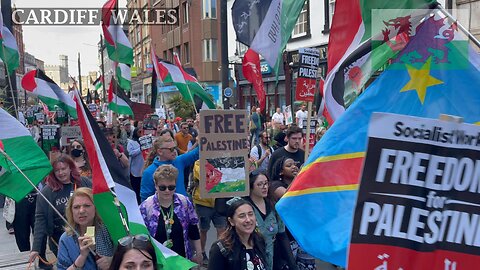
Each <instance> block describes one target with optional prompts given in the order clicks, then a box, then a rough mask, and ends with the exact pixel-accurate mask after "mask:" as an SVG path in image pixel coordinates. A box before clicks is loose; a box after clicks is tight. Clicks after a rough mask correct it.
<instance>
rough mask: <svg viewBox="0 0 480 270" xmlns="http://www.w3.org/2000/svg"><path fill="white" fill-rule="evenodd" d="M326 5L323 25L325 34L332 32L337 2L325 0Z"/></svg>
mask: <svg viewBox="0 0 480 270" xmlns="http://www.w3.org/2000/svg"><path fill="white" fill-rule="evenodd" d="M324 5H325V14H324V16H325V24H324V25H323V33H324V34H326V33H328V32H330V27H331V26H332V21H333V14H334V13H335V0H324Z"/></svg>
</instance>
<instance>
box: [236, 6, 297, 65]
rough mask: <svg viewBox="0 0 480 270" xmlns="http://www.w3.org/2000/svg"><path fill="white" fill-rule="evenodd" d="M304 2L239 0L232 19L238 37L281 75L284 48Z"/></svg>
mask: <svg viewBox="0 0 480 270" xmlns="http://www.w3.org/2000/svg"><path fill="white" fill-rule="evenodd" d="M304 4H305V0H262V1H245V0H236V1H235V3H233V6H232V21H233V27H234V28H235V33H236V34H237V40H238V41H239V42H241V43H243V44H245V45H247V46H249V47H250V48H251V49H252V50H254V51H256V52H257V53H259V54H260V55H262V56H263V58H265V60H266V61H267V62H268V64H269V65H270V66H271V67H274V70H275V72H276V74H278V69H279V67H280V63H282V53H283V50H284V49H285V46H287V42H288V40H289V39H290V36H291V35H292V31H293V28H294V27H295V23H296V22H297V19H298V16H299V15H300V12H301V11H302V8H303V5H304ZM245 14H248V16H246V15H245Z"/></svg>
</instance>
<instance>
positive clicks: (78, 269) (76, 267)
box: [73, 260, 83, 270]
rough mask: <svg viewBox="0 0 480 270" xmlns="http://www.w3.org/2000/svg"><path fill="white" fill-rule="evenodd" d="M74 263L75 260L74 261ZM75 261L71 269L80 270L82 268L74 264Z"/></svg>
mask: <svg viewBox="0 0 480 270" xmlns="http://www.w3.org/2000/svg"><path fill="white" fill-rule="evenodd" d="M75 261H76V260H75ZM75 261H73V267H74V268H75V269H77V270H82V269H83V267H78V266H77V265H76V264H75Z"/></svg>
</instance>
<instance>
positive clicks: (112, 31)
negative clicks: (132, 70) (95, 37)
mask: <svg viewBox="0 0 480 270" xmlns="http://www.w3.org/2000/svg"><path fill="white" fill-rule="evenodd" d="M114 9H117V0H108V1H107V2H106V3H105V4H104V5H103V8H102V28H103V35H104V36H105V45H106V46H107V52H108V57H109V58H110V59H111V60H112V61H115V62H119V63H124V64H130V65H133V48H132V44H130V41H129V40H128V38H127V36H126V35H125V33H124V32H123V29H122V24H121V23H120V24H117V23H119V22H118V19H119V18H118V17H114V16H115V14H113V12H112V11H113V10H114ZM116 15H117V16H118V12H117V14H116Z"/></svg>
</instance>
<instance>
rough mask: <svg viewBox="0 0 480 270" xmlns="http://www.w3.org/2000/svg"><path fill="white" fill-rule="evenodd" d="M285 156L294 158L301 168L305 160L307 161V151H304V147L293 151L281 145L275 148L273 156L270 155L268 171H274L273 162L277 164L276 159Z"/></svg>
mask: <svg viewBox="0 0 480 270" xmlns="http://www.w3.org/2000/svg"><path fill="white" fill-rule="evenodd" d="M283 156H284V157H287V158H291V159H293V160H294V161H295V165H297V167H298V168H299V169H300V167H301V166H302V165H303V162H305V151H303V150H302V149H298V150H297V152H295V153H292V152H288V151H287V150H285V147H280V148H278V149H277V150H275V152H273V154H272V156H271V157H270V161H269V162H268V170H267V172H268V173H272V168H273V164H275V161H277V160H278V159H279V158H280V157H283ZM270 180H275V179H270Z"/></svg>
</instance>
